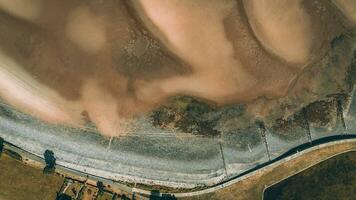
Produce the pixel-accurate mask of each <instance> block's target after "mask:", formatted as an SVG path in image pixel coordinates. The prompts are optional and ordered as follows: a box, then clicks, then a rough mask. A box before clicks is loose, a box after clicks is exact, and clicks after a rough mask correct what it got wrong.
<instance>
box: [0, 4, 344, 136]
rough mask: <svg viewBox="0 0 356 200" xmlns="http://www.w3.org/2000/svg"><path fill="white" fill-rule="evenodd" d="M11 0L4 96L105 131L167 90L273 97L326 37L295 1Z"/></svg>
mask: <svg viewBox="0 0 356 200" xmlns="http://www.w3.org/2000/svg"><path fill="white" fill-rule="evenodd" d="M18 2H19V4H18V5H16V6H13V4H12V3H10V0H9V1H5V0H0V8H1V11H0V49H1V50H2V52H0V55H1V58H0V96H1V98H2V99H4V100H5V101H6V102H7V103H9V104H11V105H12V106H15V107H17V108H19V109H20V110H22V111H24V112H27V113H30V114H32V115H34V116H36V117H38V118H41V119H43V120H47V121H49V122H52V123H63V124H69V125H72V126H77V127H81V126H83V125H85V123H86V122H87V121H91V122H93V123H95V124H96V126H97V127H98V129H99V130H100V131H101V132H102V133H103V134H105V135H109V136H111V135H119V134H125V133H126V130H125V129H126V126H127V123H128V122H130V120H131V119H132V118H134V117H136V116H138V115H141V114H145V113H147V112H149V111H151V110H152V109H154V108H155V107H157V106H158V105H160V104H161V103H162V102H164V101H165V100H166V99H167V98H168V97H171V96H174V95H191V96H196V97H199V98H202V99H206V100H207V101H213V102H215V103H217V104H220V105H225V104H229V103H249V102H251V101H253V100H255V99H256V98H258V97H261V96H265V97H268V98H279V97H281V96H283V95H285V94H286V93H287V92H288V89H289V87H290V84H291V82H293V80H295V78H296V77H298V76H299V75H300V74H301V73H302V72H303V69H304V67H306V64H307V63H308V61H309V59H311V58H312V57H317V56H315V55H312V52H316V51H315V49H316V48H315V44H314V43H321V42H320V41H323V39H324V38H322V37H319V36H320V35H317V34H316V32H315V31H314V29H313V24H312V22H313V19H315V18H318V15H309V14H308V12H307V10H306V7H304V4H302V3H301V1H299V0H298V1H288V3H287V1H279V0H277V1H254V0H252V1H243V4H242V1H234V0H195V1H191V0H170V1H164V0H135V1H132V3H133V4H132V5H131V4H129V3H128V2H126V1H117V0H107V1H71V0H62V1H57V0H46V1H43V2H42V3H39V4H38V5H39V8H40V9H39V10H40V11H37V10H36V9H37V8H33V10H34V11H31V9H32V8H28V12H29V13H30V14H26V12H24V11H23V9H25V7H24V6H25V5H26V4H25V3H24V2H23V3H21V1H18ZM39 2H40V1H39ZM35 5H37V4H35ZM35 5H34V6H35ZM340 5H346V4H340ZM25 10H26V11H27V8H26V9H25ZM31 12H33V13H34V14H31ZM345 12H346V15H348V16H349V14H348V13H349V12H348V11H346V10H345ZM38 13H40V14H38ZM245 14H247V16H246V15H245ZM315 21H318V20H314V22H315ZM319 21H321V20H319ZM322 22H323V23H327V22H324V21H322ZM319 26H320V27H323V26H322V25H316V26H315V27H319ZM322 31H323V30H320V32H322ZM317 53H318V52H317Z"/></svg>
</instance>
